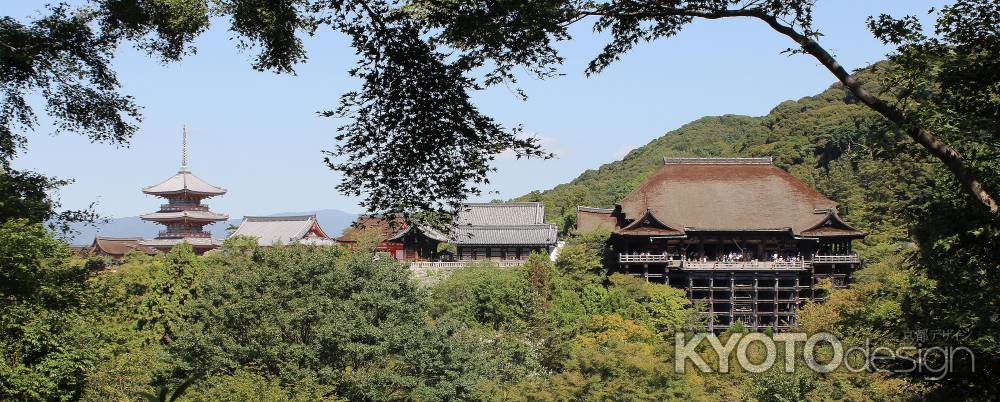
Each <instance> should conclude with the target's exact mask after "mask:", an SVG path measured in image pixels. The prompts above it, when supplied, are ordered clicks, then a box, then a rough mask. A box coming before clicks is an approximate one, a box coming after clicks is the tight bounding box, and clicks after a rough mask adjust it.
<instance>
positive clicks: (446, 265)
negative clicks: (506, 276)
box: [409, 260, 526, 269]
mask: <svg viewBox="0 0 1000 402" xmlns="http://www.w3.org/2000/svg"><path fill="white" fill-rule="evenodd" d="M483 262H487V263H490V264H496V265H497V266H499V267H501V268H509V267H519V266H521V265H524V263H525V262H526V260H501V261H492V260H464V261H414V262H410V263H409V264H410V268H419V269H427V268H440V269H454V268H462V267H467V266H470V265H475V264H479V263H483Z"/></svg>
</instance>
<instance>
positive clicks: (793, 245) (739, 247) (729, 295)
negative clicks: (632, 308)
mask: <svg viewBox="0 0 1000 402" xmlns="http://www.w3.org/2000/svg"><path fill="white" fill-rule="evenodd" d="M599 227H603V228H607V229H609V230H611V232H612V235H611V238H610V239H609V243H610V244H609V245H610V247H611V248H612V249H613V250H614V253H615V254H616V257H617V269H618V270H619V271H620V272H625V273H629V274H632V275H637V276H641V277H643V278H646V280H649V281H656V282H661V283H664V284H668V285H670V286H673V287H676V288H679V289H683V290H685V291H686V292H687V295H688V297H689V299H691V300H692V301H696V302H701V303H704V307H705V311H704V314H706V315H707V316H708V318H709V320H708V325H709V329H711V330H714V331H720V330H724V329H725V328H728V327H729V326H730V325H731V324H732V323H734V322H736V321H740V322H742V323H743V324H744V326H746V327H748V328H751V329H755V330H760V329H764V328H768V327H770V328H773V329H775V330H785V329H788V328H789V327H790V326H791V325H793V324H794V323H795V318H796V315H797V312H798V310H799V309H800V308H801V307H802V306H803V305H804V304H805V303H806V302H808V301H810V300H815V299H818V298H821V297H822V294H823V292H822V290H821V289H820V286H821V282H823V281H827V280H829V281H830V282H831V284H832V286H833V287H834V288H841V287H844V286H846V285H847V283H848V281H849V279H850V275H851V273H852V272H853V271H854V270H856V269H857V268H859V267H860V265H861V259H860V258H859V257H858V255H857V254H855V253H854V252H852V250H851V243H852V241H853V240H855V239H859V238H862V237H864V236H865V233H863V232H861V231H859V230H857V229H855V228H853V227H851V226H850V225H849V224H847V223H845V222H844V221H843V220H841V218H840V217H839V216H838V214H837V204H836V203H835V202H833V201H831V200H830V199H828V198H826V197H824V196H823V195H822V194H820V193H819V192H817V191H816V190H814V189H812V188H810V187H809V186H808V185H806V184H805V183H803V182H802V181H800V180H798V179H796V178H795V177H793V176H792V175H790V174H789V173H787V172H785V171H784V170H782V169H780V168H778V167H776V166H773V165H772V163H771V159H770V158H664V165H663V166H662V167H661V168H659V170H657V171H656V172H655V173H654V174H653V175H652V176H650V177H649V178H648V179H646V181H644V182H643V183H641V184H640V185H639V186H638V187H637V188H636V189H635V190H634V191H632V192H631V193H630V194H629V195H628V196H626V197H625V198H624V199H623V200H621V201H620V202H619V203H618V204H616V205H614V207H613V208H610V209H602V208H590V207H578V208H577V230H578V231H588V230H593V229H595V228H599Z"/></svg>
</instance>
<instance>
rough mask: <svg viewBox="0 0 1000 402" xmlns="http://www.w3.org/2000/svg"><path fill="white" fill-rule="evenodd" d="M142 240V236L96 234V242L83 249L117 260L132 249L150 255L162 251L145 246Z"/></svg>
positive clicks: (85, 251) (89, 252)
mask: <svg viewBox="0 0 1000 402" xmlns="http://www.w3.org/2000/svg"><path fill="white" fill-rule="evenodd" d="M142 241H143V239H142V238H141V237H106V236H95V237H94V242H93V243H91V244H90V246H87V247H83V248H82V249H81V251H82V252H84V253H87V254H90V255H94V256H100V257H109V258H111V259H112V260H115V261H117V260H120V259H121V258H122V257H124V256H125V254H128V253H130V252H132V251H138V252H141V253H144V254H149V255H153V254H159V253H160V251H159V250H157V249H154V248H152V247H147V246H143V245H142Z"/></svg>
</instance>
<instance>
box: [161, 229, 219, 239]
mask: <svg viewBox="0 0 1000 402" xmlns="http://www.w3.org/2000/svg"><path fill="white" fill-rule="evenodd" d="M156 237H157V238H158V239H159V238H162V239H182V238H188V237H197V238H209V237H212V234H211V233H208V232H171V231H169V230H164V231H162V232H160V233H157V236H156Z"/></svg>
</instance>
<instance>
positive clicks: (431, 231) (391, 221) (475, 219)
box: [337, 202, 557, 263]
mask: <svg viewBox="0 0 1000 402" xmlns="http://www.w3.org/2000/svg"><path fill="white" fill-rule="evenodd" d="M544 216H545V207H544V206H543V205H542V204H541V203H538V202H516V203H475V204H473V203H470V204H463V205H462V206H461V208H460V209H459V211H458V214H457V215H456V218H455V220H454V222H453V223H452V224H451V225H449V226H448V227H447V228H445V229H442V230H438V229H435V228H434V227H432V226H429V225H424V224H421V223H414V222H406V221H405V220H404V219H402V218H401V217H398V216H395V217H390V218H386V217H375V216H362V217H360V218H358V221H357V222H356V223H355V224H354V225H353V226H352V227H350V228H348V229H346V230H345V231H344V234H343V235H342V236H340V237H338V238H337V242H338V243H341V244H347V245H352V244H357V243H358V242H359V241H364V240H362V238H363V237H364V236H366V235H367V236H375V239H374V240H372V239H368V240H367V241H373V242H376V243H378V244H377V246H376V251H382V252H386V253H389V254H390V255H392V256H393V257H394V258H396V259H397V260H400V261H410V262H471V261H478V260H494V261H506V262H508V263H516V262H521V261H524V260H526V259H527V258H528V255H529V254H531V253H532V252H534V251H542V252H545V253H550V252H551V251H552V249H553V248H554V247H555V246H556V241H557V239H556V232H557V230H556V227H555V225H552V224H548V223H544V221H543V219H544ZM442 243H446V244H449V245H451V246H453V247H448V248H447V250H444V249H442V248H441V247H439V245H440V244H442Z"/></svg>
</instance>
